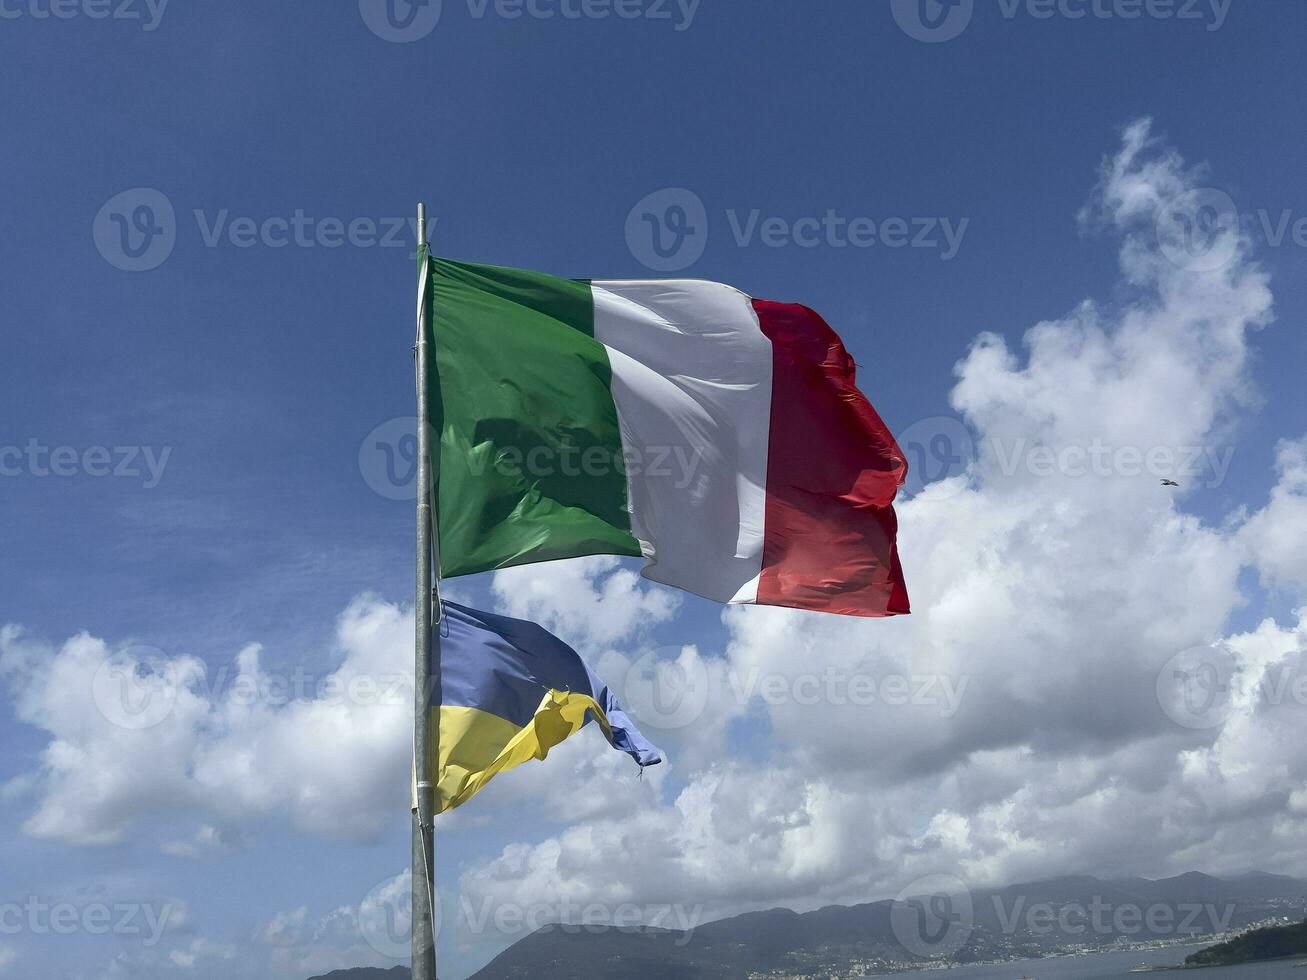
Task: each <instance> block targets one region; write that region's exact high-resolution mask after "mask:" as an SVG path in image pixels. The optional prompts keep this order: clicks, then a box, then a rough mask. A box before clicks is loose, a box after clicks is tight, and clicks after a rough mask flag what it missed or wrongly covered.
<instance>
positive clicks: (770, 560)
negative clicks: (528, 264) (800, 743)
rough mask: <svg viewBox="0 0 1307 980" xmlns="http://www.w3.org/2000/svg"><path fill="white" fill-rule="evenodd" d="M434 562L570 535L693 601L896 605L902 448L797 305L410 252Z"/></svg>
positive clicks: (843, 358)
mask: <svg viewBox="0 0 1307 980" xmlns="http://www.w3.org/2000/svg"><path fill="white" fill-rule="evenodd" d="M421 283H422V291H421V292H422V302H423V303H426V304H429V305H428V307H427V309H428V313H429V317H428V322H429V323H430V324H431V325H432V326H431V329H432V332H433V336H432V337H430V338H429V340H430V341H431V342H432V343H433V344H434V349H435V358H434V362H433V370H431V371H430V372H429V385H430V391H429V397H430V405H431V422H432V425H433V427H434V428H435V431H436V433H438V435H439V444H440V459H439V471H438V476H437V478H436V480H435V486H436V493H437V501H436V510H437V514H438V517H439V544H440V567H441V573H442V574H443V575H444V576H446V577H452V576H458V575H468V574H471V573H474V572H482V571H487V570H489V569H498V568H507V567H509V566H512V565H521V564H525V563H528V562H539V561H550V560H553V559H559V558H575V557H579V556H582V555H596V554H608V555H631V556H642V557H643V558H644V559H645V565H644V570H643V574H644V576H645V577H646V578H649V579H651V580H653V581H655V582H661V583H663V584H665V585H670V586H675V587H677V588H681V589H685V590H687V591H689V592H693V593H696V594H698V595H700V596H704V597H706V598H708V599H713V600H717V601H719V602H731V603H758V604H765V605H774V606H791V607H794V608H799V609H813V610H821V611H824V612H831V613H843V614H848V615H857V616H889V615H894V614H898V613H906V612H908V596H907V590H906V588H905V587H904V583H903V572H902V569H901V568H900V566H899V558H898V551H897V547H896V544H895V532H896V522H895V516H894V510H893V507H892V504H893V500H894V495H895V493H896V491H897V490H898V488H899V486H900V485H901V484H902V482H903V479H904V476H905V474H906V471H907V463H906V461H905V460H904V457H903V453H902V451H901V450H900V449H899V447H898V445H897V443H895V441H894V437H893V436H892V435H891V434H890V432H889V430H888V429H887V428H886V427H885V424H884V423H883V422H882V421H881V419H880V416H879V415H877V414H876V410H875V409H874V408H872V406H871V403H870V402H868V401H867V399H866V397H865V396H863V394H862V393H861V392H860V391H859V390H858V389H857V387H856V386H855V384H854V370H855V368H854V363H853V360H852V358H850V357H849V355H848V353H847V352H846V351H845V349H844V345H843V344H842V343H841V342H840V339H839V337H838V336H836V334H835V332H834V331H833V330H831V328H830V327H829V326H827V324H826V322H825V321H824V320H822V318H821V317H820V316H818V315H817V314H816V313H814V312H813V311H812V310H810V309H808V308H807V307H804V306H796V305H791V304H786V303H773V302H769V301H767V300H757V299H752V298H750V297H749V296H746V295H745V294H744V293H742V292H740V291H739V290H737V289H733V288H731V287H730V286H724V285H721V284H719V283H715V282H704V281H701V280H688V279H680V280H659V281H641V280H624V281H612V282H600V281H594V282H590V281H583V280H573V279H559V278H555V277H553V276H547V275H542V274H540V273H536V272H526V271H523V270H519V269H507V268H499V267H496V266H488V265H474V264H470V263H464V262H453V261H449V260H446V259H438V258H433V257H429V256H425V255H424V256H423V261H422V279H421Z"/></svg>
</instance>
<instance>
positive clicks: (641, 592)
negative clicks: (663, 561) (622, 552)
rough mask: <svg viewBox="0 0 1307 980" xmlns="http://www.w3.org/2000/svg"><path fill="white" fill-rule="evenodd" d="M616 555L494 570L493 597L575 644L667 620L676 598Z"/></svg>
mask: <svg viewBox="0 0 1307 980" xmlns="http://www.w3.org/2000/svg"><path fill="white" fill-rule="evenodd" d="M620 565H621V563H620V562H619V560H618V559H616V558H612V557H608V556H599V557H593V558H580V559H577V560H574V561H567V562H550V563H546V564H539V565H523V566H519V567H517V568H507V569H504V570H503V571H500V572H496V573H495V577H494V581H493V586H492V588H493V590H494V593H495V598H496V599H497V600H498V601H499V604H500V606H501V608H503V610H504V611H505V612H506V613H507V614H508V615H510V616H515V617H517V618H519V619H530V620H534V621H535V622H538V623H540V624H541V625H542V626H544V627H545V628H546V629H548V630H551V631H552V632H554V633H557V634H558V635H559V636H561V637H563V638H564V639H566V640H567V641H568V642H569V643H572V644H575V645H603V644H608V643H612V642H613V641H615V640H618V639H621V638H624V637H627V636H629V635H631V634H632V633H639V632H641V631H642V630H645V629H647V628H648V627H650V626H653V625H655V624H657V623H661V622H664V621H666V620H667V619H669V618H671V616H672V615H673V613H675V612H676V610H677V608H678V607H679V606H680V597H679V596H678V595H677V594H676V593H675V592H673V591H672V590H671V589H666V588H662V587H651V586H649V585H647V584H645V583H643V582H642V580H641V579H640V576H639V575H637V574H636V573H635V572H634V571H633V570H631V569H629V568H622V567H620Z"/></svg>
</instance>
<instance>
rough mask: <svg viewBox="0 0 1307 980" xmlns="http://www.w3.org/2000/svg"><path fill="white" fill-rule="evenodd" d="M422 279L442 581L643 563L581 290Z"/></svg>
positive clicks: (516, 277) (555, 283)
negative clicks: (604, 558)
mask: <svg viewBox="0 0 1307 980" xmlns="http://www.w3.org/2000/svg"><path fill="white" fill-rule="evenodd" d="M431 270H432V273H431V274H432V282H431V285H432V287H433V288H432V290H431V297H432V299H431V301H432V304H433V311H432V312H433V317H432V323H433V324H434V334H435V338H434V339H435V350H436V357H435V367H436V369H435V370H434V371H433V372H432V373H431V392H430V395H431V416H432V418H431V421H432V425H433V426H434V427H435V429H436V431H437V432H439V433H440V477H439V481H438V488H437V509H438V513H439V517H440V564H441V571H442V574H444V575H445V576H455V575H469V574H471V573H473V572H481V571H486V570H488V569H494V568H507V567H509V566H511V565H521V564H525V563H527V562H534V561H549V560H552V559H555V558H574V557H578V556H581V555H595V554H614V555H639V554H640V546H639V543H638V542H637V541H636V539H635V538H634V537H633V536H632V534H631V516H630V509H629V505H628V499H627V486H626V476H625V470H624V468H623V467H622V466H621V458H622V438H621V432H620V429H619V426H618V420H617V408H616V406H615V405H614V403H613V396H612V393H611V390H610V386H611V382H612V367H611V366H610V364H609V360H608V353H607V349H606V348H605V347H604V345H603V344H601V343H599V342H598V341H596V340H595V339H594V300H593V297H592V295H591V291H590V286H589V284H588V283H584V282H577V281H574V280H570V279H558V278H555V277H553V276H546V275H541V274H539V273H535V272H526V271H522V270H518V269H505V268H499V267H497V266H489V265H474V264H471V263H463V262H451V261H449V260H447V259H432V260H431ZM587 453H588V455H587ZM600 453H602V456H600V455H599V454H600ZM596 458H598V459H601V460H602V461H603V462H602V464H601V465H582V461H583V460H586V459H590V460H594V459H596Z"/></svg>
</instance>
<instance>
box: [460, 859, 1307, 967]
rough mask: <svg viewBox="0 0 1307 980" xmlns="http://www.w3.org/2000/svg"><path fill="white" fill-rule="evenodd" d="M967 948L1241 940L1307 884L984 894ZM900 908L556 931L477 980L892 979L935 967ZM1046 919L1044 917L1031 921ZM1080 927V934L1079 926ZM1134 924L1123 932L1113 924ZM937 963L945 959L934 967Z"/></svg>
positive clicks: (1087, 880) (1082, 885) (1001, 951)
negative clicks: (686, 927)
mask: <svg viewBox="0 0 1307 980" xmlns="http://www.w3.org/2000/svg"><path fill="white" fill-rule="evenodd" d="M971 905H972V918H973V923H972V926H971V929H970V930H969V933H968V935H967V938H966V941H965V942H964V943H963V944H962V945H961V947H960V948H958V949H956V950H950V951H948V952H949V953H950V954H951V955H949V956H948V959H949V960H950V961H952V962H954V963H966V962H976V961H981V960H1003V959H1016V958H1020V957H1026V956H1031V957H1034V956H1043V955H1048V954H1050V953H1054V952H1068V951H1073V950H1075V949H1089V948H1095V947H1106V946H1110V945H1114V944H1118V943H1120V942H1122V941H1130V942H1133V941H1138V942H1148V941H1156V940H1178V939H1181V938H1184V937H1188V938H1190V939H1191V940H1192V938H1193V937H1195V936H1198V937H1201V936H1203V935H1212V934H1213V933H1216V932H1220V931H1223V930H1224V929H1237V928H1240V927H1243V926H1247V925H1250V924H1252V923H1254V922H1259V921H1263V920H1264V919H1266V918H1269V917H1271V916H1281V915H1285V914H1290V913H1291V912H1293V913H1299V914H1307V881H1301V880H1299V879H1295V878H1288V877H1284V876H1281V875H1268V874H1260V873H1259V874H1250V875H1243V876H1240V877H1238V878H1229V879H1222V878H1215V877H1212V876H1211V875H1205V874H1200V873H1197V872H1191V873H1189V874H1183V875H1178V876H1176V877H1174V878H1164V879H1160V880H1156V881H1154V880H1150V879H1147V878H1129V879H1118V880H1113V881H1105V880H1102V879H1099V878H1093V877H1089V876H1087V875H1080V876H1066V877H1061V878H1052V879H1049V880H1046V881H1036V882H1029V883H1026V884H1022V885H1011V886H1008V887H1005V888H995V889H985V890H978V891H976V892H974V893H973V894H972V896H971ZM1096 907H1097V908H1101V909H1104V910H1106V911H1104V912H1102V913H1101V918H1102V920H1103V921H1104V922H1105V923H1106V924H1107V928H1106V930H1097V929H1095V928H1093V927H1089V928H1080V929H1079V930H1076V929H1072V930H1069V931H1059V930H1058V929H1056V928H1051V929H1050V928H1048V927H1047V922H1048V921H1049V920H1056V917H1057V916H1059V915H1061V914H1063V913H1064V912H1065V911H1066V910H1068V909H1070V910H1073V912H1074V916H1081V917H1083V916H1084V915H1086V914H1092V913H1089V912H1088V911H1087V910H1091V909H1094V908H1096ZM892 908H893V903H892V902H888V901H883V902H871V903H868V904H863V905H852V906H844V905H832V906H827V907H826V908H822V909H817V910H816V911H813V912H806V913H803V914H800V913H796V912H793V911H791V910H789V909H773V910H771V911H767V912H753V913H749V914H747V915H740V916H735V917H733V918H729V919H722V920H720V921H717V922H710V923H708V924H707V925H703V926H700V927H699V928H698V929H695V930H693V931H691V932H688V933H681V932H669V931H663V930H640V929H626V930H610V931H607V932H602V933H597V934H596V933H591V932H588V931H581V930H572V929H567V928H563V927H546V928H545V929H541V930H540V931H538V932H536V933H533V934H532V935H530V936H527V937H525V938H524V939H521V940H519V941H518V942H517V943H515V944H514V945H512V946H510V947H509V948H508V949H507V950H505V951H504V952H503V953H501V954H500V955H499V956H497V957H495V959H493V960H492V961H491V962H490V963H489V964H488V965H487V966H486V967H485V968H484V969H482V970H481V971H480V972H479V973H477V974H475V975H474V978H473V980H537V978H538V980H574V978H576V977H587V978H594V980H672V978H686V980H744V978H747V977H748V976H749V975H750V974H758V973H770V974H772V975H773V976H775V977H777V978H782V977H785V976H802V975H812V974H818V975H819V974H821V973H823V972H828V973H834V972H844V971H847V970H848V969H850V968H860V969H863V970H865V971H866V972H868V973H871V972H890V971H893V970H894V969H902V968H907V967H910V966H912V965H914V964H920V963H922V962H925V961H926V959H925V958H923V957H920V956H914V955H913V954H912V953H910V952H909V951H907V950H905V949H904V948H903V946H902V944H901V943H900V942H899V940H898V939H897V938H896V937H895V935H894V931H893V928H892V926H891V919H890V913H891V909H892ZM1159 908H1160V909H1162V910H1163V911H1164V912H1170V913H1171V915H1170V917H1169V918H1168V917H1166V916H1163V917H1162V918H1161V919H1158V920H1147V919H1146V918H1145V917H1139V918H1132V917H1129V916H1127V917H1124V918H1120V917H1118V916H1117V915H1116V913H1117V912H1118V911H1119V910H1134V909H1139V910H1142V911H1147V910H1150V909H1152V910H1156V909H1159ZM1036 910H1038V911H1039V912H1041V913H1044V914H1045V915H1046V918H1037V917H1035V916H1033V915H1030V914H1029V913H1032V912H1035V911H1036ZM1074 916H1073V919H1072V921H1073V922H1074V923H1076V924H1077V925H1079V924H1080V922H1081V918H1077V917H1074ZM1116 922H1124V923H1125V926H1124V928H1123V930H1122V931H1117V930H1115V929H1114V928H1113V923H1116ZM936 962H938V960H936Z"/></svg>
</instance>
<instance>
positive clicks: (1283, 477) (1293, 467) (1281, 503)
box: [1241, 439, 1307, 591]
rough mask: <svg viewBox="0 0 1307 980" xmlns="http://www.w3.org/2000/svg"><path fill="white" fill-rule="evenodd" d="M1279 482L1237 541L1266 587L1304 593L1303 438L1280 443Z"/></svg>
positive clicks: (1306, 509) (1306, 489)
mask: <svg viewBox="0 0 1307 980" xmlns="http://www.w3.org/2000/svg"><path fill="white" fill-rule="evenodd" d="M1276 464H1277V468H1278V470H1279V473H1280V480H1279V482H1278V483H1277V484H1276V485H1275V488H1274V489H1273V490H1272V491H1271V499H1270V502H1269V503H1268V504H1267V505H1266V507H1264V508H1263V509H1262V510H1260V511H1258V512H1257V513H1256V514H1254V515H1253V516H1252V517H1251V518H1250V519H1249V520H1248V522H1247V524H1246V525H1245V526H1244V528H1243V532H1242V534H1241V538H1242V540H1243V543H1244V546H1245V547H1246V548H1247V549H1248V552H1249V554H1250V555H1251V558H1252V561H1253V563H1254V564H1255V565H1256V566H1257V569H1258V571H1259V572H1260V573H1261V577H1262V581H1263V583H1265V584H1266V585H1269V586H1274V587H1283V588H1296V589H1298V590H1300V591H1302V590H1307V439H1299V440H1298V441H1296V442H1290V441H1287V440H1286V441H1284V442H1281V443H1280V446H1279V450H1278V452H1277V454H1276Z"/></svg>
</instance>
